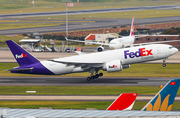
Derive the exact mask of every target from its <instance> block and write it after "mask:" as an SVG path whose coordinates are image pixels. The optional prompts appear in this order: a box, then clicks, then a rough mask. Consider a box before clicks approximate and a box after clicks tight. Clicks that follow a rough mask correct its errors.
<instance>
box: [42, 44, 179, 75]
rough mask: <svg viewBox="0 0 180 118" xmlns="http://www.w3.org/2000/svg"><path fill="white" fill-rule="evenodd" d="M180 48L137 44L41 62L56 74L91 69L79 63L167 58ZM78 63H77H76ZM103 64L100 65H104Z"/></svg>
mask: <svg viewBox="0 0 180 118" xmlns="http://www.w3.org/2000/svg"><path fill="white" fill-rule="evenodd" d="M177 51H178V50H177V49H176V48H174V47H173V46H171V45H166V44H153V45H146V46H137V47H131V48H123V49H117V50H110V51H104V52H97V53H91V54H85V55H77V56H71V57H65V58H58V59H54V61H56V62H53V61H42V62H41V64H42V65H43V66H45V67H46V68H47V69H48V70H49V71H51V72H52V73H54V74H60V75H61V74H68V73H74V72H83V71H89V70H88V69H87V68H83V67H82V66H78V64H81V65H82V64H83V63H85V64H87V63H89V64H92V65H93V63H103V64H105V63H108V62H112V61H114V60H119V61H121V63H122V65H127V64H134V63H141V62H147V61H153V60H159V59H165V58H167V57H169V56H171V55H173V54H175V53H176V52H177ZM58 61H59V62H68V63H73V64H72V65H71V64H66V63H58ZM76 64H77V65H76ZM103 64H100V65H98V64H97V67H99V66H102V68H103V66H104V65H103Z"/></svg>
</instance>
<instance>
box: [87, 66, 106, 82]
mask: <svg viewBox="0 0 180 118" xmlns="http://www.w3.org/2000/svg"><path fill="white" fill-rule="evenodd" d="M98 71H99V69H95V68H91V69H90V71H89V72H90V73H91V76H90V77H87V81H91V80H93V79H97V78H99V77H101V76H103V73H99V74H98ZM94 72H95V75H94Z"/></svg>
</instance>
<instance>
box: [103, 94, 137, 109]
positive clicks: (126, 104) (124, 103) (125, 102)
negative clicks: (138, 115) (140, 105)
mask: <svg viewBox="0 0 180 118" xmlns="http://www.w3.org/2000/svg"><path fill="white" fill-rule="evenodd" d="M136 97H137V93H122V94H120V95H119V96H118V97H117V98H116V100H114V102H113V103H112V104H111V105H110V106H109V107H108V108H107V109H106V110H131V109H132V107H133V105H134V103H135V100H136Z"/></svg>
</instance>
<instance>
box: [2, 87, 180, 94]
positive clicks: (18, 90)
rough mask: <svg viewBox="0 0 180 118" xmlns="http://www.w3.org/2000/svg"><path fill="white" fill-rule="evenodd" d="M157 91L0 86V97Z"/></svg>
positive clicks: (147, 90) (146, 89) (147, 91)
mask: <svg viewBox="0 0 180 118" xmlns="http://www.w3.org/2000/svg"><path fill="white" fill-rule="evenodd" d="M159 90H160V87H159V86H88V87H82V86H78V87H70V86H18V87H17V86H0V94H1V95H119V94H120V93H129V92H131V93H138V94H141V95H142V94H143V95H144V94H152V95H154V94H156V93H157V92H158V91H159ZM26 91H36V93H26ZM178 94H180V93H179V92H178Z"/></svg>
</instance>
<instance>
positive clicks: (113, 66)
mask: <svg viewBox="0 0 180 118" xmlns="http://www.w3.org/2000/svg"><path fill="white" fill-rule="evenodd" d="M109 68H117V65H112V66H109Z"/></svg>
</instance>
